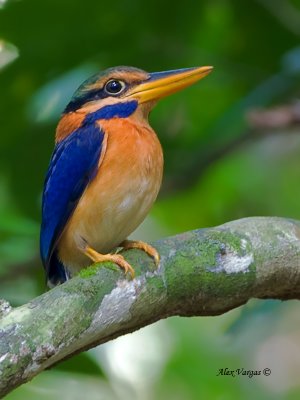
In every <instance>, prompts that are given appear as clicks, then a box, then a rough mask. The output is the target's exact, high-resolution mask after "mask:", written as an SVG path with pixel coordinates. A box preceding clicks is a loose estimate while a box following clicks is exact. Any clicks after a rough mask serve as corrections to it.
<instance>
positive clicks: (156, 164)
mask: <svg viewBox="0 0 300 400" xmlns="http://www.w3.org/2000/svg"><path fill="white" fill-rule="evenodd" d="M99 123H100V126H101V128H102V129H103V130H104V131H105V134H106V139H107V142H106V151H105V153H104V156H102V157H101V159H100V163H101V165H100V167H99V170H98V173H97V175H96V177H95V178H94V180H93V181H92V182H91V183H90V185H89V186H88V187H87V189H86V191H85V192H84V194H83V196H82V198H81V199H80V201H79V203H78V206H77V207H76V210H75V212H74V214H73V215H72V217H71V219H70V220H69V222H68V224H67V226H66V228H65V230H64V233H63V235H62V237H61V239H60V241H59V243H58V254H59V257H60V259H61V260H62V261H63V263H64V264H65V265H66V266H67V267H68V268H69V269H70V270H71V272H76V271H77V270H79V269H80V268H82V267H84V266H87V265H89V264H90V263H91V261H90V260H89V259H88V258H87V257H86V256H84V255H83V254H82V253H81V252H80V250H79V249H78V245H80V244H81V243H82V238H84V239H85V240H86V241H87V243H88V244H89V245H90V246H92V247H93V248H95V249H96V250H97V251H99V252H101V253H107V252H109V251H111V250H112V249H114V248H115V247H117V246H118V245H119V244H120V243H121V242H122V241H123V240H124V239H126V238H127V237H128V235H129V234H130V233H131V232H133V231H134V230H135V229H136V228H137V226H138V225H139V224H140V223H141V222H142V221H143V220H144V218H145V217H146V215H147V214H148V212H149V209H150V207H151V206H152V204H153V202H154V201H155V199H156V197H157V194H158V191H159V189H160V186H161V180H162V171H163V155H162V150H161V146H160V143H159V140H158V139H157V136H156V134H155V133H154V131H153V130H152V129H151V128H150V126H149V125H148V124H146V123H145V122H144V121H141V120H140V119H138V118H137V117H133V116H132V117H130V118H127V119H112V120H109V121H104V120H102V121H100V122H99Z"/></svg>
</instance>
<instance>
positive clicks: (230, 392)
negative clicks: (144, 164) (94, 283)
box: [0, 0, 300, 399]
mask: <svg viewBox="0 0 300 400" xmlns="http://www.w3.org/2000/svg"><path fill="white" fill-rule="evenodd" d="M299 26H300V2H299V0H293V1H286V2H284V1H279V0H276V1H275V0H274V1H273V2H271V1H269V2H268V1H263V0H257V1H252V2H242V1H238V0H226V1H225V0H224V1H223V0H215V1H211V0H203V1H200V2H195V1H192V0H187V1H185V2H184V3H182V2H179V1H173V2H170V1H166V2H162V1H158V0H152V1H151V2H149V3H148V4H147V5H146V4H145V3H143V2H139V1H137V0H131V1H118V0H116V1H114V2H113V3H112V2H100V1H96V0H86V1H78V0H75V1H70V0H66V1H58V0H43V1H38V0H27V1H13V0H11V1H9V0H8V1H7V2H5V1H1V0H0V87H1V95H0V109H1V113H0V127H1V139H0V260H1V261H0V277H1V282H0V297H5V298H6V299H7V300H9V301H11V302H12V303H13V304H14V305H18V304H22V303H23V302H25V301H27V300H29V299H30V298H32V297H34V296H36V295H38V294H39V293H41V292H42V291H44V290H45V284H44V277H43V271H42V268H41V266H40V261H39V258H38V232H39V224H40V203H41V191H42V185H43V179H44V176H45V171H46V168H47V164H48V160H49V158H50V154H51V151H52V149H53V136H54V131H55V125H56V123H57V120H58V118H59V115H60V113H61V111H62V109H63V108H64V106H65V105H66V103H67V101H68V99H69V98H70V96H71V95H72V92H73V91H74V90H75V89H76V87H77V86H78V85H79V84H80V83H81V82H82V81H83V80H84V79H85V78H86V77H88V76H89V75H90V74H92V73H94V72H96V71H98V70H100V69H104V68H107V67H110V66H114V65H121V64H123V65H133V66H137V67H140V68H143V69H146V70H148V71H156V70H157V71H158V70H164V69H172V68H180V67H189V66H194V65H205V64H206V65H214V66H215V70H214V72H213V73H212V74H211V75H210V76H209V77H207V78H206V79H205V80H203V81H201V82H200V83H199V84H197V85H195V86H193V87H192V88H189V89H187V90H185V91H183V92H181V93H179V94H176V95H174V96H173V97H171V98H169V99H166V100H164V101H163V102H161V104H159V105H158V106H157V107H156V109H155V110H154V111H153V114H152V115H151V124H152V126H153V127H154V128H155V130H156V131H157V133H158V135H159V137H160V139H161V142H162V144H163V147H164V152H165V165H166V168H165V180H164V186H163V190H162V195H161V197H160V199H159V201H158V202H157V204H156V205H155V207H154V209H153V212H152V214H151V219H149V220H148V221H146V224H145V225H144V227H143V228H142V229H141V230H140V231H139V232H140V233H141V236H143V238H144V239H148V238H149V237H151V238H153V237H157V236H159V235H160V232H164V233H169V234H171V233H176V232H180V231H186V230H190V229H193V228H199V227H203V226H212V225H216V224H221V223H224V222H226V221H228V220H232V219H237V218H241V217H246V216H251V215H279V216H288V217H291V218H298V219H300V208H299V198H300V186H299V179H300V157H299V155H300V139H299V129H298V130H297V129H294V130H291V129H285V130H280V131H278V132H276V133H275V132H269V134H268V136H266V135H264V133H263V132H262V133H261V137H259V136H258V135H256V136H255V137H254V136H251V134H250V135H249V134H247V123H246V120H245V113H246V112H247V110H249V109H251V108H255V107H260V106H270V105H273V104H278V103H289V102H290V101H292V100H294V99H295V98H297V96H299V89H300V84H299V82H300V81H299V76H300V49H299V47H298V46H299V35H300V28H299ZM139 238H141V237H139ZM91 272H92V270H89V272H88V273H91ZM267 304H268V303H267ZM281 309H282V307H280V306H278V304H277V303H276V305H275V306H272V307H271V310H270V311H269V313H268V318H267V319H266V320H267V325H268V326H271V325H272V321H273V324H274V325H275V326H274V327H273V325H272V331H271V329H269V330H268V331H267V333H266V332H265V331H264V332H261V330H260V329H261V326H262V325H263V324H264V320H263V319H259V318H258V316H260V315H261V310H260V308H259V307H256V306H254V307H253V308H250V311H249V310H248V309H247V311H244V312H242V314H241V315H240V313H239V311H236V312H234V313H230V314H229V315H226V316H223V317H220V318H213V319H199V318H198V319H180V320H179V319H172V320H171V321H170V322H169V323H168V324H167V329H168V331H169V332H170V336H172V337H173V339H174V342H175V343H176V344H175V345H174V346H173V350H172V351H170V352H169V353H167V352H166V349H165V348H164V346H163V349H162V350H161V353H162V354H165V358H164V362H163V361H161V362H162V363H163V366H161V373H160V374H159V376H157V377H156V380H155V381H153V382H152V381H151V382H152V384H153V385H152V387H151V390H150V389H149V386H147V385H146V386H145V387H148V389H147V390H148V393H146V392H145V390H144V391H143V390H142V389H141V387H140V386H139V385H138V382H136V381H132V380H130V379H129V378H128V377H127V378H126V379H127V380H126V379H125V378H124V376H125V375H124V376H123V378H122V377H120V376H117V375H114V374H113V373H112V369H110V368H109V367H108V366H107V365H108V364H109V360H110V359H111V357H112V356H111V353H110V352H109V347H107V349H108V350H107V352H106V353H105V354H106V355H105V356H104V355H103V354H102V356H99V354H98V353H97V352H98V350H95V351H94V352H89V353H87V354H86V355H84V356H82V357H85V361H84V362H83V358H82V357H77V358H74V359H73V360H72V361H71V360H70V362H71V363H72V367H71V368H70V367H69V366H67V365H66V364H63V365H62V366H61V367H59V368H57V370H56V369H55V370H54V371H51V372H47V373H45V374H42V375H41V376H40V377H38V378H36V379H35V380H34V381H33V382H32V383H29V384H28V385H25V386H24V387H21V388H20V389H18V390H17V391H15V392H14V393H12V394H11V395H9V396H8V399H21V398H22V399H24V398H31V399H32V398H41V396H43V398H47V399H54V398H58V397H61V398H64V397H66V398H68V396H69V397H71V394H73V396H72V397H73V398H76V395H77V397H78V398H81V397H82V396H84V395H85V396H86V397H87V398H89V399H93V398H100V397H96V396H97V394H99V393H100V392H101V393H102V394H103V396H104V397H103V398H105V399H110V398H119V397H122V398H126V397H128V398H147V399H152V398H157V399H160V398H173V399H182V398H185V399H199V398H204V399H233V398H245V399H247V398H252V397H253V396H254V395H255V398H262V399H268V398H272V399H277V398H278V399H279V398H280V399H282V398H286V399H295V398H299V395H300V392H299V382H298V383H297V382H296V381H297V379H296V380H295V379H294V380H293V379H292V378H286V379H287V380H286V382H290V383H289V384H284V383H282V382H283V380H282V379H283V378H282V379H281V377H282V376H283V375H284V373H285V371H283V367H282V369H280V368H279V369H278V368H277V375H276V376H274V374H272V376H270V377H269V378H264V379H260V380H259V379H256V378H255V377H253V378H252V379H251V380H250V379H246V378H243V379H242V378H241V377H239V378H235V379H230V378H229V377H216V376H215V375H216V371H217V370H218V369H219V368H222V367H223V368H225V367H228V368H233V369H234V368H239V367H244V368H255V366H257V365H258V364H257V359H258V358H259V352H260V351H263V349H264V345H265V344H264V342H265V340H266V338H268V337H269V338H270V339H272V337H275V336H276V335H278V334H279V333H278V332H279V329H278V327H279V325H280V322H281V321H282V320H283V318H284V317H283V315H290V314H289V307H288V306H285V307H284V311H285V312H284V313H283V312H281V313H279V316H278V310H281ZM263 315H265V314H263ZM251 316H253V321H254V322H253V324H252V325H251V326H249V324H247V321H248V320H249V318H250V319H251ZM255 316H256V317H257V318H256V319H255ZM238 321H239V322H240V323H238ZM258 321H259V322H258ZM274 321H275V322H274ZM290 321H291V320H289V319H288V318H287V319H286V320H285V324H286V326H289V324H290ZM232 324H233V325H232ZM160 326H161V325H160ZM230 326H233V327H236V326H238V329H234V328H232V332H233V333H231V335H233V336H231V340H228V337H227V335H226V330H227V329H229V328H230ZM297 329H298V331H299V323H298V324H296V326H294V325H293V327H292V328H291V331H290V332H288V331H286V332H282V333H281V334H282V335H286V336H285V337H286V338H287V339H286V340H287V343H288V345H289V344H290V342H289V341H288V336H287V335H288V334H291V332H294V334H295V335H296V332H297ZM247 332H248V333H247ZM251 335H252V336H253V337H255V339H254V340H248V339H249V337H251ZM298 335H299V334H298ZM157 337H159V335H158V336H157ZM156 339H157V338H156ZM156 339H155V336H153V341H155V340H156ZM137 340H138V339H137ZM139 340H142V339H139ZM236 341H238V342H239V343H242V344H240V349H239V350H240V351H238V350H237V348H236V347H235V342H236ZM288 345H287V347H288ZM281 350H282V351H283V352H284V351H285V349H284V348H282V349H281ZM298 352H299V347H298ZM263 354H264V355H265V357H266V360H267V359H268V353H267V352H265V353H263ZM276 354H279V351H278V352H277V353H276ZM149 357H151V356H150V355H149ZM88 359H89V362H88V363H87V362H86V361H87V360H88ZM275 360H280V357H279V358H276V357H275ZM115 363H116V362H115ZM129 363H130V361H129ZM292 363H293V357H292V356H291V357H290V364H291V365H292ZM93 365H95V369H94V371H93ZM116 365H118V364H117V363H116ZM153 365H154V367H155V363H154V364H153ZM265 367H270V368H271V369H274V370H275V369H276V365H275V361H274V365H272V366H271V365H267V364H266V365H265ZM289 367H290V366H289V365H287V364H286V365H285V368H289ZM97 368H99V370H98V371H97ZM140 368H142V366H141V367H140ZM298 368H299V367H298ZM83 370H84V371H83ZM100 370H104V376H103V374H101V372H99V371H100ZM74 371H77V373H75V372H74ZM95 371H96V372H95ZM82 372H85V375H84V374H83V373H82ZM144 374H145V375H146V376H147V375H148V371H144ZM95 375H97V376H98V377H99V378H97V379H96V378H95ZM284 376H286V375H284ZM290 376H293V374H292V373H291V374H290ZM75 379H76V380H77V381H78V382H80V385H81V389H80V387H79V385H75V384H74V385H73V386H72V382H74V380H75ZM149 379H150V378H149ZM267 379H269V380H267ZM272 379H273V380H272ZM149 382H150V380H149ZM270 382H272V384H270ZM74 388H75V390H74ZM124 388H126V390H125V389H124ZM123 389H124V390H125V391H123ZM41 393H43V395H41ZM87 393H89V394H87ZM143 396H144V397H143Z"/></svg>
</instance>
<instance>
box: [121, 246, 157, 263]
mask: <svg viewBox="0 0 300 400" xmlns="http://www.w3.org/2000/svg"><path fill="white" fill-rule="evenodd" d="M120 247H123V249H124V250H129V249H140V250H143V251H144V252H145V253H147V254H148V255H149V256H150V257H152V258H153V259H154V261H155V264H156V266H157V265H158V264H159V260H160V256H159V254H158V251H157V250H156V249H155V248H154V247H152V246H150V244H147V243H145V242H141V241H140V240H124V241H123V242H122V243H121V244H120Z"/></svg>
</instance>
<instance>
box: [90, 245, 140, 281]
mask: <svg viewBox="0 0 300 400" xmlns="http://www.w3.org/2000/svg"><path fill="white" fill-rule="evenodd" d="M82 252H83V253H84V254H85V255H86V256H87V257H89V258H90V259H91V260H92V261H94V262H95V263H100V262H105V261H111V262H113V263H115V264H117V265H118V266H119V267H120V268H122V269H124V271H125V274H127V273H128V272H129V273H130V275H131V278H132V279H133V278H134V276H135V272H134V269H133V268H132V266H131V265H130V264H129V263H128V262H127V261H126V260H125V259H124V257H123V256H121V255H120V254H100V253H98V252H97V251H96V250H94V249H92V248H91V247H90V246H88V245H86V246H85V247H84V249H82Z"/></svg>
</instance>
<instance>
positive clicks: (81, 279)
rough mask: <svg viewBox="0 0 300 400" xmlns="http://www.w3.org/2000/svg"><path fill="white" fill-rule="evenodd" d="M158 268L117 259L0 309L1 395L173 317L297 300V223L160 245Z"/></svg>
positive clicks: (246, 227) (199, 234)
mask: <svg viewBox="0 0 300 400" xmlns="http://www.w3.org/2000/svg"><path fill="white" fill-rule="evenodd" d="M154 246H155V247H156V248H157V250H158V251H159V253H160V255H161V262H160V265H159V267H158V269H155V266H154V263H153V261H152V260H151V259H150V258H149V257H148V256H147V255H146V254H145V253H143V252H141V251H139V250H130V251H128V252H124V254H126V259H127V261H129V262H130V263H131V265H132V266H133V267H134V268H135V270H136V272H137V278H135V279H134V280H130V279H129V278H126V277H125V276H124V274H123V272H122V271H120V270H119V269H118V268H117V267H115V266H114V265H112V264H106V268H104V267H103V266H104V265H103V264H101V267H99V266H97V267H95V266H94V267H89V268H87V269H85V270H83V271H82V272H81V273H80V274H79V275H78V276H77V277H75V278H73V279H71V280H69V281H68V282H66V283H65V284H63V285H60V286H58V287H56V288H54V289H52V290H50V291H49V292H47V293H45V294H43V295H41V296H40V297H37V298H35V299H33V300H32V301H30V302H29V303H28V304H25V305H23V306H21V307H18V308H11V307H10V306H9V304H8V303H7V302H5V301H2V303H0V316H1V319H0V396H4V395H5V394H7V393H9V392H10V391H11V390H13V389H14V388H16V387H17V386H19V385H21V384H22V383H24V382H27V381H28V380H30V379H32V378H33V377H34V376H35V375H37V374H38V373H40V372H41V371H43V370H44V369H46V368H49V367H51V366H53V365H54V364H56V363H58V362H60V361H62V360H64V359H65V358H68V357H70V356H72V355H74V354H76V353H79V352H81V351H83V350H87V349H89V348H91V347H94V346H96V345H98V344H101V343H104V342H107V341H109V340H111V339H113V338H116V337H117V336H120V335H123V334H125V333H127V332H132V331H134V330H137V329H139V328H141V327H143V326H145V325H148V324H151V323H153V322H155V321H157V320H159V319H162V318H166V317H169V316H172V315H180V316H195V315H198V316H204V315H218V314H223V313H225V312H226V311H228V310H231V309H233V308H235V307H238V306H240V305H242V304H245V303H246V302H247V301H248V300H249V299H250V298H260V299H262V298H272V299H282V300H286V299H299V298H300V221H293V220H288V219H283V218H263V217H261V218H247V219H241V220H238V221H233V222H229V223H227V224H225V225H221V226H219V227H215V228H209V229H200V230H195V231H191V232H186V233H183V234H180V235H177V236H173V237H169V238H165V239H162V240H160V241H158V242H156V243H154Z"/></svg>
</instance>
